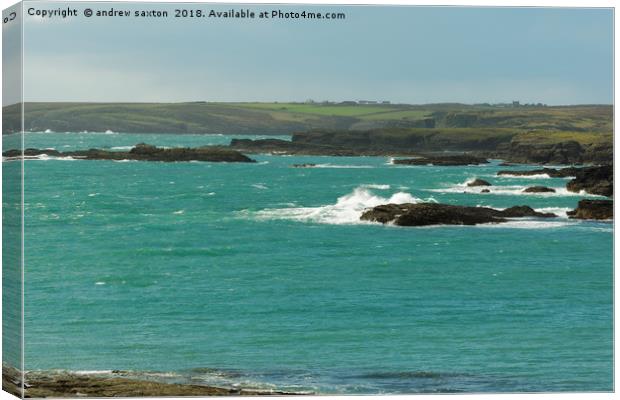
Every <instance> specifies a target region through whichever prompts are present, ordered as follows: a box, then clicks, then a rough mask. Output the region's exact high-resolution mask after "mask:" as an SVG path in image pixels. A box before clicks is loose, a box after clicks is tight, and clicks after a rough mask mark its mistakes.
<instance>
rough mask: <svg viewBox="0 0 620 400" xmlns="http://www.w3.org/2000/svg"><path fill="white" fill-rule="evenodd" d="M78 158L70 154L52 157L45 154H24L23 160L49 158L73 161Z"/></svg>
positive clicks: (45, 159)
mask: <svg viewBox="0 0 620 400" xmlns="http://www.w3.org/2000/svg"><path fill="white" fill-rule="evenodd" d="M78 159H79V158H74V157H71V156H67V157H53V156H48V155H47V154H40V155H38V156H25V157H24V160H38V161H50V160H57V161H75V160H78Z"/></svg>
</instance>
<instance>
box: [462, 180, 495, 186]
mask: <svg viewBox="0 0 620 400" xmlns="http://www.w3.org/2000/svg"><path fill="white" fill-rule="evenodd" d="M467 186H491V184H490V183H489V182H487V181H485V180H484V179H474V180H473V181H471V182H467Z"/></svg>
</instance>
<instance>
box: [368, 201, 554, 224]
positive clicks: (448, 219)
mask: <svg viewBox="0 0 620 400" xmlns="http://www.w3.org/2000/svg"><path fill="white" fill-rule="evenodd" d="M555 216H556V215H555V214H551V213H539V212H536V211H534V210H533V209H532V208H531V207H528V206H515V207H510V208H508V209H506V210H502V211H500V210H495V209H493V208H487V207H468V206H455V205H449V204H437V203H418V204H411V203H406V204H385V205H380V206H377V207H374V208H372V209H370V210H367V211H365V212H364V213H363V214H362V216H361V217H360V219H361V220H364V221H373V222H381V223H383V224H385V223H388V222H393V223H394V224H395V225H400V226H426V225H476V224H484V223H501V222H506V221H507V219H506V218H519V217H539V218H551V217H555Z"/></svg>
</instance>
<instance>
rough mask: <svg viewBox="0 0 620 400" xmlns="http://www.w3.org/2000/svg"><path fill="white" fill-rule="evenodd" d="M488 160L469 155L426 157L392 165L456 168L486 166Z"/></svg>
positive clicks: (404, 160) (399, 161) (400, 161)
mask: <svg viewBox="0 0 620 400" xmlns="http://www.w3.org/2000/svg"><path fill="white" fill-rule="evenodd" d="M488 162H489V160H487V159H486V158H483V157H476V156H471V155H466V154H462V155H453V156H428V157H420V158H407V159H401V160H394V164H401V165H439V166H457V165H478V164H487V163H488Z"/></svg>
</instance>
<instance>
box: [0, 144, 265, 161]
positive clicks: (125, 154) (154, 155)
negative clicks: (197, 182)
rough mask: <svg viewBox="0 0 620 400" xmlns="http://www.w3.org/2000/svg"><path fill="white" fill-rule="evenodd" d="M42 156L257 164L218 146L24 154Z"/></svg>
mask: <svg viewBox="0 0 620 400" xmlns="http://www.w3.org/2000/svg"><path fill="white" fill-rule="evenodd" d="M2 155H3V156H4V157H21V152H20V151H19V150H8V151H5V152H3V153H2ZM41 155H47V156H50V157H73V158H78V159H84V160H135V161H162V162H176V161H210V162H247V163H253V162H256V160H253V159H251V158H249V157H247V156H246V155H244V154H242V153H240V152H239V151H237V150H231V149H228V148H223V147H215V146H204V147H196V148H190V147H179V148H172V149H164V148H160V147H155V146H152V145H149V144H145V143H140V144H137V145H136V146H134V147H133V148H132V149H131V150H129V151H108V150H101V149H89V150H78V151H67V152H60V151H57V150H52V149H26V150H24V156H25V157H35V156H41Z"/></svg>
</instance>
